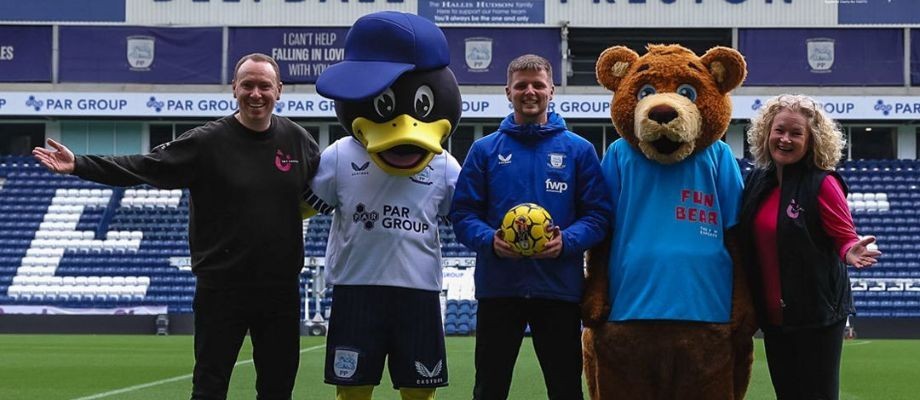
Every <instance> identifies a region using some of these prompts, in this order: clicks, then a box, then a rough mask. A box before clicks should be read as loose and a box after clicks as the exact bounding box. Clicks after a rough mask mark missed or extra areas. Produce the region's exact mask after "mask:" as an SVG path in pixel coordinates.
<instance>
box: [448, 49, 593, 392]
mask: <svg viewBox="0 0 920 400" xmlns="http://www.w3.org/2000/svg"><path fill="white" fill-rule="evenodd" d="M552 75H553V73H552V66H551V65H550V63H549V62H548V61H547V60H546V59H544V58H542V57H539V56H536V55H530V54H528V55H523V56H520V57H518V58H516V59H514V60H513V61H512V62H511V64H509V66H508V85H507V86H506V87H505V94H506V95H507V96H508V100H509V101H511V104H512V105H513V106H514V112H513V113H512V114H511V115H509V116H508V117H506V118H505V120H504V121H502V123H501V126H500V127H499V129H498V131H497V132H494V133H492V134H490V135H488V136H486V137H484V138H482V139H479V140H477V141H476V142H475V143H474V144H473V146H472V148H471V149H470V152H469V155H468V156H467V158H466V161H465V162H464V164H463V169H462V170H461V171H460V177H459V178H458V180H457V188H456V191H455V193H454V199H453V206H452V210H451V214H450V218H451V221H452V222H453V224H454V232H455V233H456V234H457V238H458V239H459V240H460V242H461V243H463V244H464V245H466V246H467V247H469V248H470V249H473V250H475V251H476V253H477V256H476V272H475V275H474V276H475V282H476V298H477V299H478V300H479V311H478V316H477V318H478V323H477V330H476V383H475V386H474V388H473V398H474V399H477V400H492V399H505V398H507V397H508V390H509V388H510V386H511V376H512V371H513V370H514V362H515V360H516V359H517V356H518V352H519V350H520V347H521V341H522V340H523V337H524V332H525V330H526V328H527V325H528V324H529V325H530V331H531V333H532V336H533V344H534V349H535V350H536V353H537V357H538V358H539V360H540V365H541V367H542V369H543V378H544V380H545V382H546V387H547V395H548V397H549V398H550V399H567V400H568V399H581V398H583V394H582V389H581V388H582V386H581V370H582V358H581V357H582V354H581V319H580V315H579V306H578V304H579V302H580V301H581V294H582V281H583V278H584V272H583V265H584V258H583V257H584V251H585V250H587V249H588V248H590V247H591V246H593V245H595V244H597V243H598V242H600V241H601V240H602V239H603V238H604V236H605V234H606V232H607V228H608V226H609V213H610V208H609V204H610V200H609V199H608V195H607V193H608V192H609V191H608V190H606V189H605V187H606V186H605V185H606V184H605V183H604V178H603V175H602V174H601V170H600V163H599V161H598V157H597V154H596V153H595V151H594V147H593V146H592V145H591V143H589V142H588V141H587V140H585V139H584V138H582V137H580V136H578V135H576V134H575V133H573V132H571V131H569V130H567V129H566V126H565V121H563V119H562V117H560V116H559V115H558V114H556V113H553V112H550V113H547V107H548V105H549V102H550V100H552V98H553V90H554V87H553V82H552ZM520 203H536V204H539V205H541V206H543V207H544V208H545V209H546V210H547V211H549V213H550V215H551V216H552V217H553V222H554V223H555V225H556V227H557V231H556V235H555V237H554V238H553V240H551V241H549V242H548V243H547V244H546V247H545V248H544V250H543V251H541V252H539V253H537V254H535V255H533V256H531V257H521V255H520V254H518V253H516V252H515V251H514V250H513V248H512V247H511V245H509V244H507V243H505V241H503V240H502V238H501V235H500V234H499V233H498V230H497V229H498V227H499V226H500V224H501V220H502V217H503V216H504V215H505V213H506V212H507V211H508V210H509V209H511V208H512V207H513V206H515V205H517V204H520Z"/></svg>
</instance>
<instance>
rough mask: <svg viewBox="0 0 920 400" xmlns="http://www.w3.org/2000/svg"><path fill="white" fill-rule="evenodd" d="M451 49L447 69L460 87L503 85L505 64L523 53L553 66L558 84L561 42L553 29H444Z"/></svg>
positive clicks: (504, 81) (557, 32) (505, 73)
mask: <svg viewBox="0 0 920 400" xmlns="http://www.w3.org/2000/svg"><path fill="white" fill-rule="evenodd" d="M443 30H444V35H445V36H447V44H448V46H450V69H451V70H452V71H453V72H454V75H456V77H457V82H459V83H461V84H474V85H486V84H495V85H504V84H505V83H506V82H507V79H508V78H507V71H508V63H510V62H511V60H513V59H514V58H515V57H517V56H520V55H522V54H527V53H531V54H536V55H538V56H542V57H544V58H546V59H547V60H549V62H550V64H551V65H552V66H553V81H555V82H556V83H559V82H561V80H562V78H561V75H560V71H561V69H562V68H561V67H560V65H561V63H562V55H561V52H560V50H559V42H560V41H561V38H560V36H559V35H560V32H559V29H556V28H533V29H527V28H517V29H512V28H443Z"/></svg>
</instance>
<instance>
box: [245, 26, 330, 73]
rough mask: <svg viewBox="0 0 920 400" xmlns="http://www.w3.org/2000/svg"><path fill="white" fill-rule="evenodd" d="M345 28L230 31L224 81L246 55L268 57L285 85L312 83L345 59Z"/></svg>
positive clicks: (246, 29) (247, 29)
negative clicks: (274, 64)
mask: <svg viewBox="0 0 920 400" xmlns="http://www.w3.org/2000/svg"><path fill="white" fill-rule="evenodd" d="M347 32H348V28H295V27H291V28H230V40H229V44H228V49H227V55H228V57H229V59H228V62H227V68H228V71H227V72H228V73H227V76H228V79H232V78H233V68H234V67H235V66H236V62H237V60H239V59H240V58H241V57H243V56H245V55H247V54H249V53H255V52H258V53H265V54H268V55H270V56H272V57H273V58H274V59H275V61H277V62H278V67H280V68H281V81H282V82H285V83H314V82H316V78H318V77H319V74H321V73H322V72H323V71H324V70H325V69H326V68H327V67H329V66H330V65H332V64H335V63H337V62H339V61H342V60H343V59H344V58H345V34H346V33H347Z"/></svg>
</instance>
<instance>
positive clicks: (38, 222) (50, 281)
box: [0, 156, 920, 335]
mask: <svg viewBox="0 0 920 400" xmlns="http://www.w3.org/2000/svg"><path fill="white" fill-rule="evenodd" d="M740 162H741V166H742V170H743V171H745V172H747V171H749V170H750V168H751V166H750V163H748V162H746V161H744V160H740ZM838 172H839V173H840V174H841V175H842V176H843V177H844V178H845V180H846V182H847V184H848V186H849V195H848V197H847V201H848V203H849V205H850V209H851V212H852V214H853V218H854V221H855V222H856V227H857V232H858V233H859V234H860V235H875V236H876V237H877V238H878V248H879V249H880V250H881V251H882V252H883V253H884V256H883V257H882V258H881V259H880V261H879V263H878V264H877V265H876V266H874V267H873V268H869V269H865V270H856V269H852V268H851V269H850V276H851V284H852V289H853V293H854V298H855V300H856V304H857V311H858V313H859V315H860V316H861V317H920V189H918V182H920V161H917V160H856V161H850V162H846V163H844V164H842V165H841V166H840V167H839V168H838ZM331 224H332V218H331V217H329V216H316V217H313V218H311V219H309V220H307V221H305V222H304V257H305V260H306V263H307V268H305V270H304V273H303V274H302V275H301V283H302V287H303V290H302V293H301V295H302V296H303V297H304V299H305V300H307V299H309V300H311V301H309V302H306V301H305V302H303V304H306V303H310V304H311V306H310V307H311V308H315V306H314V305H313V304H318V305H319V309H318V310H317V309H313V310H311V312H310V315H313V314H314V313H316V312H319V313H320V314H322V315H324V316H328V309H329V307H330V303H331V301H330V299H331V297H330V293H331V292H330V291H329V290H323V287H322V286H323V285H322V282H323V281H322V277H321V274H318V272H319V270H320V269H322V267H323V266H324V264H325V260H324V256H325V252H326V241H327V238H328V236H329V230H330V227H331ZM187 225H188V195H187V193H186V192H185V191H182V190H158V189H155V188H152V187H147V186H139V187H133V188H127V189H122V188H113V187H108V186H105V185H99V184H95V183H92V182H86V181H82V180H80V179H77V178H74V177H70V176H63V175H55V174H51V173H49V172H47V171H45V170H44V168H42V167H41V166H40V165H38V164H37V162H36V161H35V160H34V159H33V158H32V157H30V156H0V304H6V305H53V306H59V307H68V308H106V307H130V306H146V305H158V306H166V307H167V308H168V310H169V312H170V313H188V312H191V303H192V296H193V295H194V286H195V279H194V277H193V275H192V274H191V272H190V268H189V261H188V259H189V251H188V244H187V240H188V237H187ZM438 234H439V235H440V239H441V249H442V255H443V261H444V262H443V264H444V281H443V283H444V285H443V287H444V293H445V295H446V306H445V316H444V322H445V327H444V329H445V332H446V333H447V334H450V335H467V334H471V333H473V332H475V330H476V311H477V303H476V301H475V299H474V293H475V287H474V284H473V270H474V268H473V266H474V259H473V257H475V253H473V252H472V251H470V250H469V249H467V248H465V247H464V246H463V245H461V244H460V243H458V242H457V241H456V237H455V235H454V233H453V230H452V229H451V228H450V226H449V224H446V223H443V222H442V223H441V224H439V227H438ZM314 277H315V278H316V280H314ZM314 286H316V287H314ZM313 300H316V301H315V302H314V301H313Z"/></svg>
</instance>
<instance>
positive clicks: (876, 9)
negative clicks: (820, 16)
mask: <svg viewBox="0 0 920 400" xmlns="http://www.w3.org/2000/svg"><path fill="white" fill-rule="evenodd" d="M825 1H829V0H825ZM834 2H835V3H837V22H838V23H839V24H841V25H846V24H920V1H917V0H835V1H834Z"/></svg>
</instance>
